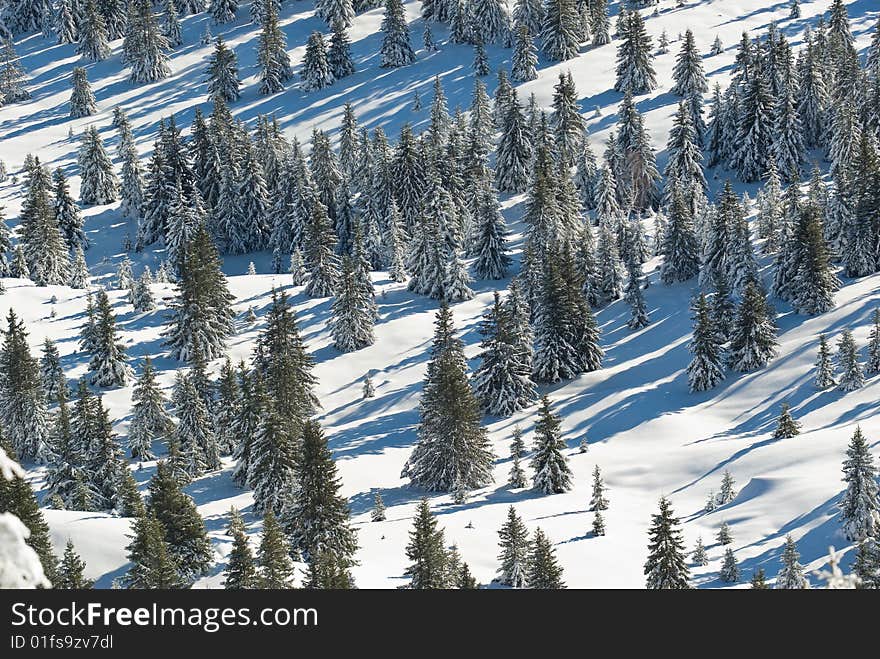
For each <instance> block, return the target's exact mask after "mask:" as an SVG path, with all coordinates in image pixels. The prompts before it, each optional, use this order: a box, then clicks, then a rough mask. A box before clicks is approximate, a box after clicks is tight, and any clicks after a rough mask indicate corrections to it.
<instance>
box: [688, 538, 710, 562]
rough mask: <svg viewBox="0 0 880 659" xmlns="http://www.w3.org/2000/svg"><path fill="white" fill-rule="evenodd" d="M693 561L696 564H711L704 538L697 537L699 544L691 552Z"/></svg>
mask: <svg viewBox="0 0 880 659" xmlns="http://www.w3.org/2000/svg"><path fill="white" fill-rule="evenodd" d="M691 561H693V563H694V565H699V566H700V567H706V566H707V565H709V557H708V556H707V555H706V548H705V547H704V546H703V538H702V537H699V538H697V544H696V546H695V547H694V550H693V551H692V552H691Z"/></svg>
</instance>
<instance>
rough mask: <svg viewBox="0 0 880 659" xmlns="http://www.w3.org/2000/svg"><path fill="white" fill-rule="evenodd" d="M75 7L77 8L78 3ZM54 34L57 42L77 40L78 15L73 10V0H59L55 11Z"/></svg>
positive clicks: (63, 42)
mask: <svg viewBox="0 0 880 659" xmlns="http://www.w3.org/2000/svg"><path fill="white" fill-rule="evenodd" d="M76 4H77V9H79V6H78V3H76ZM55 36H56V37H57V38H58V43H59V44H66V43H76V42H77V41H79V16H78V11H76V12H75V11H74V0H61V1H60V2H59V3H58V9H57V11H56V13H55Z"/></svg>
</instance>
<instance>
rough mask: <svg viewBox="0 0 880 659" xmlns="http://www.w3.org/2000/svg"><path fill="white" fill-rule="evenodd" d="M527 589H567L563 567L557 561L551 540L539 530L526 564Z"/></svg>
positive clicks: (533, 540)
mask: <svg viewBox="0 0 880 659" xmlns="http://www.w3.org/2000/svg"><path fill="white" fill-rule="evenodd" d="M526 588H532V589H540V590H560V589H562V588H565V582H564V581H563V580H562V567H561V566H560V565H559V563H557V561H556V551H555V550H554V549H553V545H552V544H551V543H550V539H549V538H548V537H547V536H546V535H544V532H543V531H542V530H541V529H540V528H538V529H535V535H534V538H533V539H532V545H531V551H530V552H529V558H528V562H527V564H526Z"/></svg>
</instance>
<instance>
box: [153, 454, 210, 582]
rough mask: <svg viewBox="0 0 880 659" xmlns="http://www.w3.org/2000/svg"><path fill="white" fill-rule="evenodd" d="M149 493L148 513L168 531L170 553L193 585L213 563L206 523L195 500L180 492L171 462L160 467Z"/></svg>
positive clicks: (182, 575)
mask: <svg viewBox="0 0 880 659" xmlns="http://www.w3.org/2000/svg"><path fill="white" fill-rule="evenodd" d="M149 492H150V499H149V503H148V506H147V511H148V513H149V514H150V515H151V516H155V518H156V520H157V521H158V522H159V523H160V524H161V525H162V527H163V528H164V529H165V539H166V541H167V543H168V552H169V554H170V557H171V559H172V560H173V561H174V562H175V563H176V564H177V566H178V572H179V574H180V577H181V579H183V580H186V581H189V582H191V580H193V579H195V578H196V577H199V576H201V575H203V574H204V573H205V572H207V570H208V568H209V567H210V565H211V563H212V561H213V552H212V550H211V543H210V541H209V540H208V535H207V533H206V531H205V522H204V520H203V519H202V518H201V516H200V515H199V512H198V510H197V509H196V505H195V502H194V501H193V500H192V498H191V497H190V496H189V495H188V494H185V493H184V492H183V491H182V490H181V489H180V484H179V483H178V482H177V480H176V479H175V478H174V476H173V474H172V471H171V466H170V465H169V464H168V463H167V462H165V461H161V462H159V464H158V465H157V466H156V473H155V475H154V476H153V478H151V479H150V485H149Z"/></svg>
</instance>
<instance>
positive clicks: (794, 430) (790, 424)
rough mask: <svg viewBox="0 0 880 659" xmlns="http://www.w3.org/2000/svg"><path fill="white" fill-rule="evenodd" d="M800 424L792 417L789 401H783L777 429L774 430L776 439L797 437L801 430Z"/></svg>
mask: <svg viewBox="0 0 880 659" xmlns="http://www.w3.org/2000/svg"><path fill="white" fill-rule="evenodd" d="M800 425H801V424H800V423H798V422H797V421H795V420H794V418H792V416H791V412H790V411H789V406H788V403H783V404H782V408H781V412H780V413H779V419H777V421H776V430H775V431H774V432H773V437H774V438H776V439H788V438H790V437H795V436H796V435H799V434H800V432H801V430H800Z"/></svg>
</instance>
